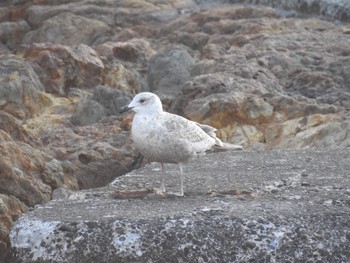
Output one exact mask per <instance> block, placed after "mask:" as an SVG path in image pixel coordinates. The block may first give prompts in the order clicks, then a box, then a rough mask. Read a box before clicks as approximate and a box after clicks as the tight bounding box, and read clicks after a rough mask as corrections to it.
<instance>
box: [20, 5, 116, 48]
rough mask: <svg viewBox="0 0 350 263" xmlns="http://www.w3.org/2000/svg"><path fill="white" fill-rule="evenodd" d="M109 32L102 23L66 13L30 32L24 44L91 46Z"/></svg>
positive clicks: (46, 21)
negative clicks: (43, 43)
mask: <svg viewBox="0 0 350 263" xmlns="http://www.w3.org/2000/svg"><path fill="white" fill-rule="evenodd" d="M108 30H109V28H108V26H107V25H106V24H105V23H103V22H101V21H98V20H95V19H89V18H86V17H83V16H79V15H74V14H72V13H69V12H64V13H60V14H58V15H56V16H54V17H51V18H50V19H47V20H45V21H44V22H43V23H42V24H41V26H40V27H39V28H38V29H36V30H34V31H30V32H28V33H27V34H26V36H25V37H24V39H23V43H25V44H32V43H40V42H51V43H56V44H64V45H74V44H76V45H78V44H87V45H91V44H93V43H94V42H95V41H96V40H97V39H98V38H99V37H101V36H103V35H104V34H106V32H107V31H108Z"/></svg>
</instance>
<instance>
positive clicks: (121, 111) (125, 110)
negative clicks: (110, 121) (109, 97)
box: [119, 105, 133, 114]
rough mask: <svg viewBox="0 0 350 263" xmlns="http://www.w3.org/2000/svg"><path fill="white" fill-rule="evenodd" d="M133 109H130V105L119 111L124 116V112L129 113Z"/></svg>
mask: <svg viewBox="0 0 350 263" xmlns="http://www.w3.org/2000/svg"><path fill="white" fill-rule="evenodd" d="M132 108H133V107H129V105H127V106H124V107H122V108H121V109H120V110H119V113H120V114H122V113H124V112H127V111H129V110H131V109H132Z"/></svg>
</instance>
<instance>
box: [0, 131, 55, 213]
mask: <svg viewBox="0 0 350 263" xmlns="http://www.w3.org/2000/svg"><path fill="white" fill-rule="evenodd" d="M0 152H1V154H0V164H1V165H0V191H1V193H3V194H7V195H13V196H15V197H17V198H18V199H19V200H20V201H21V202H23V203H25V204H26V205H28V206H34V205H35V204H37V203H42V202H47V201H48V200H50V195H51V189H50V187H48V186H47V185H45V184H43V182H42V180H41V178H40V174H41V171H42V169H43V165H44V163H45V161H46V160H47V158H49V156H48V155H47V154H45V153H43V152H40V151H39V150H35V149H33V148H32V147H31V146H29V145H28V144H25V143H15V142H14V141H13V140H12V139H11V138H10V136H9V135H8V134H6V133H5V132H3V131H2V130H0Z"/></svg>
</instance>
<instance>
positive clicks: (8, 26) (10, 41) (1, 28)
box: [0, 20, 30, 49]
mask: <svg viewBox="0 0 350 263" xmlns="http://www.w3.org/2000/svg"><path fill="white" fill-rule="evenodd" d="M29 30H30V26H29V25H28V24H27V22H26V21H24V20H21V21H16V22H3V23H0V41H1V43H3V44H4V45H6V46H7V47H8V48H10V49H15V48H17V46H18V45H20V44H21V42H22V38H23V37H24V35H25V34H26V33H27V32H28V31H29Z"/></svg>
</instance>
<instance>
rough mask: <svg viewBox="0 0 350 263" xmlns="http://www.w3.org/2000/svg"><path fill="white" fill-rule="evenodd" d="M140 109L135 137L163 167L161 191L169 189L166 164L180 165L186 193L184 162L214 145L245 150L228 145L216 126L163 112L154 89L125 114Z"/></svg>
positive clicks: (140, 147)
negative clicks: (166, 185)
mask: <svg viewBox="0 0 350 263" xmlns="http://www.w3.org/2000/svg"><path fill="white" fill-rule="evenodd" d="M129 110H133V111H134V112H136V114H135V116H134V119H133V122H132V127H131V136H132V139H133V142H134V145H135V147H136V149H138V151H140V153H141V154H142V155H143V156H144V157H145V158H147V159H148V160H149V161H151V162H159V163H160V164H161V168H162V180H161V191H162V192H163V193H166V190H165V170H164V163H173V164H178V166H179V168H180V193H179V195H180V196H184V188H183V168H182V164H183V163H186V162H188V161H190V160H191V159H193V158H195V157H196V156H198V155H203V154H205V152H206V151H208V150H210V149H212V148H213V147H215V146H217V147H225V146H226V148H231V149H242V147H241V146H239V145H233V144H225V145H224V143H223V142H222V141H221V140H220V139H219V138H217V137H216V134H215V132H216V129H215V128H213V127H211V126H208V125H203V124H199V123H197V122H194V121H191V120H188V119H186V118H184V117H181V116H179V115H176V114H172V113H169V112H165V111H163V106H162V102H161V100H160V99H159V97H158V96H157V95H156V94H154V93H151V92H141V93H139V94H137V95H136V96H135V97H134V98H133V100H132V101H131V102H130V104H129V105H128V106H125V107H123V108H122V109H121V111H120V112H121V113H123V112H126V111H129Z"/></svg>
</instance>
